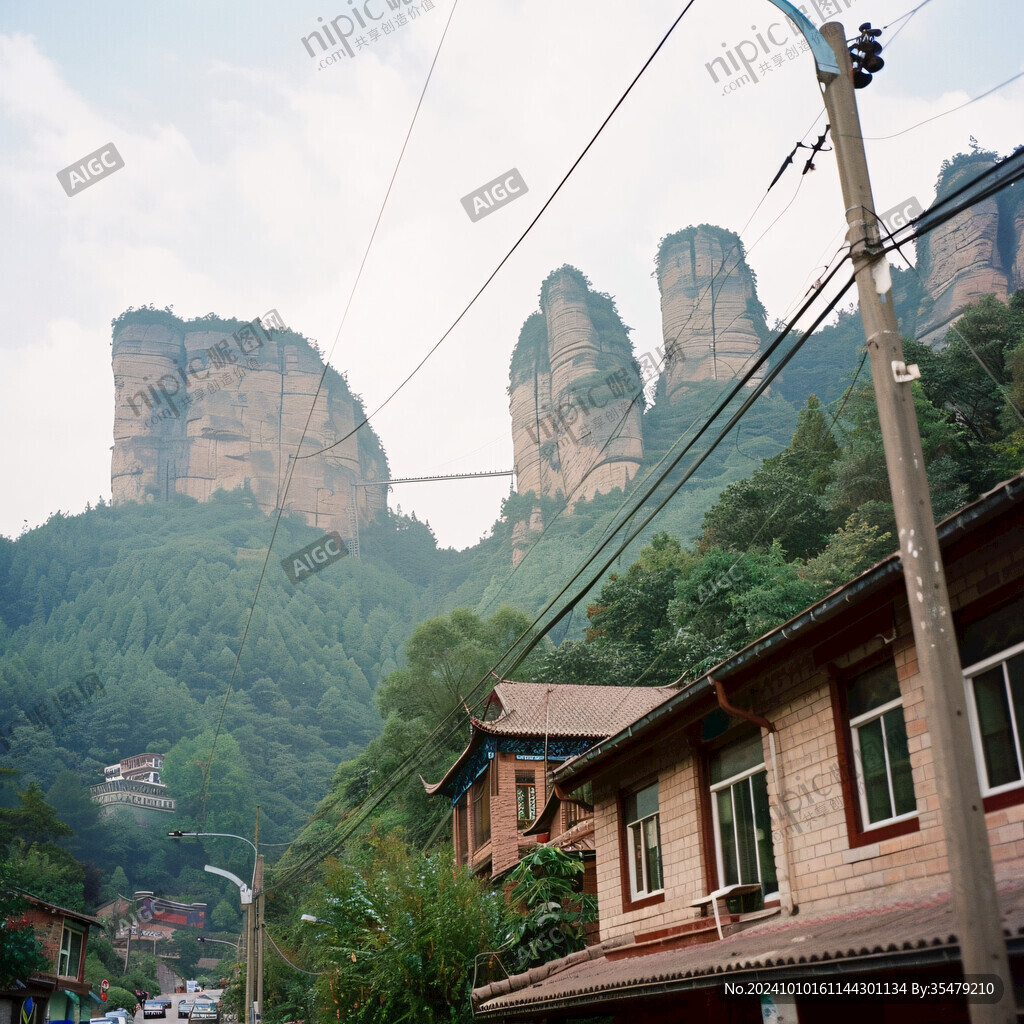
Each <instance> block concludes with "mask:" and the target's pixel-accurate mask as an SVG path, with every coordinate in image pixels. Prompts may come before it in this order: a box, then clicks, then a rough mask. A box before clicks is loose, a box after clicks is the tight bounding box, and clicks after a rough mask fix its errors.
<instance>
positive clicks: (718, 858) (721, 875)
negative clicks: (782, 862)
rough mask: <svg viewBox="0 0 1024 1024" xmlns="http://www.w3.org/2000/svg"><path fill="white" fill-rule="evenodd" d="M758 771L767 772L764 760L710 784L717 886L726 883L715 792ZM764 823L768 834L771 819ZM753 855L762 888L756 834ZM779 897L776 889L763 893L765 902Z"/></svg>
mask: <svg viewBox="0 0 1024 1024" xmlns="http://www.w3.org/2000/svg"><path fill="white" fill-rule="evenodd" d="M760 772H764V773H765V775H766V776H767V774H768V768H767V766H766V764H765V762H764V761H762V762H761V763H760V764H756V765H754V766H753V767H752V768H744V769H743V771H741V772H737V773H736V774H735V775H730V776H729V778H727V779H723V780H722V781H721V782H716V783H714V784H713V785H712V786H711V820H712V825H713V828H714V830H715V868H716V870H717V871H718V885H719V888H721V887H723V886H725V885H726V884H727V883H726V881H725V855H724V853H723V852H722V825H721V822H720V821H719V819H718V798H717V796H716V794H717V793H718V792H719V791H720V790H723V789H729V788H730V787H732V786H735V785H736V784H737V783H740V782H744V781H745V780H748V779H751V778H753V776H755V775H757V774H758V773H760ZM730 800H731V801H732V808H733V811H732V821H733V839H734V840H735V842H736V849H737V850H738V849H739V846H740V843H739V836H738V835H736V800H735V798H734V797H730ZM750 806H751V808H754V807H755V806H756V805H755V803H754V792H753V789H751V792H750ZM770 818H771V815H770V814H769V819H770ZM765 825H766V826H767V828H768V832H769V835H771V834H772V824H771V821H770V820H769V821H767V822H765ZM754 827H755V828H756V827H757V821H756V820H755V821H754ZM774 853H775V843H774V840H773V841H772V854H773V857H774ZM754 856H755V857H756V858H757V882H758V884H759V885H760V886H762V888H763V887H764V874H763V872H762V870H761V851H760V848H759V847H758V845H757V837H756V836H755V837H754ZM737 868H738V865H737ZM775 882H776V885H778V868H777V867H776V879H775ZM779 898H780V897H779V890H778V889H776V890H775V891H774V892H770V893H765V895H764V902H765V903H767V902H768V901H769V900H777V899H779Z"/></svg>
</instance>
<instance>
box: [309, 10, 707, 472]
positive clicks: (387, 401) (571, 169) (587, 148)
mask: <svg viewBox="0 0 1024 1024" xmlns="http://www.w3.org/2000/svg"><path fill="white" fill-rule="evenodd" d="M695 2H696V0H689V2H688V3H687V5H686V6H685V7H684V8H683V10H682V12H681V13H680V14H679V16H678V17H677V18H676V20H675V21H673V22H672V24H671V25H670V26H669V28H668V31H667V32H666V33H665V34H664V35H663V36H662V38H661V41H660V42H659V43H658V45H657V46H655V48H654V50H653V51H652V52H651V54H650V56H649V57H648V58H647V60H645V61H644V63H643V65H642V66H641V68H640V70H639V71H638V72H637V73H636V75H635V76H634V77H633V80H632V81H631V82H630V83H629V85H628V86H626V91H625V92H623V94H622V95H621V96H620V97H619V98H618V100H617V101H616V102H615V105H614V106H613V107H612V109H611V110H610V111H609V113H608V115H607V116H606V117H605V119H604V120H603V121H602V122H601V124H600V125H599V126H598V128H597V131H595V132H594V134H593V135H592V136H591V137H590V141H589V142H588V143H587V144H586V146H584V147H583V150H582V152H581V153H580V154H579V156H578V157H576V159H575V160H574V161H573V162H572V165H571V166H570V167H569V170H568V171H566V172H565V175H564V176H563V177H562V180H561V181H560V182H559V183H558V184H557V185H556V186H555V189H554V191H553V192H552V193H551V195H550V196H548V198H547V199H546V200H545V202H544V205H543V206H542V207H541V208H540V210H539V211H538V212H537V214H536V216H535V217H534V218H533V220H531V221H530V223H529V224H527V226H526V228H525V230H524V231H523V233H522V234H521V235H520V236H519V238H517V239H516V241H515V242H514V243H513V244H512V248H510V249H509V250H508V252H507V253H505V255H504V256H503V257H502V258H501V260H500V262H499V263H498V265H497V266H496V267H495V268H494V270H492V271H491V273H490V274H488V276H487V278H486V279H485V280H484V283H483V284H482V285H481V286H480V287H479V288H478V289H477V291H476V292H475V294H474V295H473V296H472V298H471V299H470V300H469V302H468V303H466V305H465V306H464V307H463V309H462V312H461V313H459V315H458V316H457V317H456V318H455V319H454V320H453V321H452V323H451V324H450V325H449V327H448V329H447V330H446V331H445V332H444V334H442V335H441V337H440V338H438V339H437V341H436V342H434V344H433V345H432V346H431V347H430V349H428V351H427V354H426V355H425V356H424V357H423V358H422V359H421V360H420V361H419V362H418V363H417V364H416V366H415V367H413V369H412V370H411V371H410V373H409V374H408V375H407V376H406V377H405V379H404V380H403V381H402V382H401V383H400V384H399V385H398V387H396V388H395V389H394V391H392V392H391V394H390V395H388V397H387V398H385V399H384V401H383V402H381V404H380V405H378V406H377V408H376V409H374V410H373V412H371V413H369V414H368V415H367V416H366V417H365V418H364V419H363V420H361V421H360V422H359V423H357V424H356V425H355V426H354V427H353V428H352V429H351V430H350V431H349V432H348V433H347V434H345V436H344V437H340V438H338V440H337V441H334V442H332V443H331V444H329V445H326V446H325V447H323V448H320V449H318V450H317V451H315V452H309V453H307V454H306V455H297V456H296V458H297V459H312V458H314V457H315V456H317V455H323V454H324V452H329V451H330V450H331V449H332V448H336V447H337V446H338V445H339V444H342V443H343V442H344V441H347V440H348V439H349V438H350V437H351V436H352V435H353V434H354V433H355V432H356V431H357V430H359V429H360V428H361V427H363V426H365V425H366V424H367V423H369V422H370V421H371V420H372V419H373V417H374V416H376V415H377V413H379V412H380V411H381V410H382V409H384V408H385V407H386V406H387V405H388V404H390V402H391V400H392V399H393V398H394V397H395V396H396V395H397V394H398V393H399V392H400V391H401V390H402V389H403V388H404V387H405V385H406V384H408V383H409V381H410V380H412V378H413V377H414V376H415V375H416V374H417V373H418V372H419V370H420V368H421V367H422V366H423V365H424V364H425V363H426V362H427V360H428V359H430V357H431V356H432V355H433V354H434V353H435V352H436V351H437V350H438V348H440V347H441V345H442V343H443V342H444V341H445V339H446V338H447V337H448V335H450V334H451V333H452V331H454V330H455V328H456V327H457V326H458V325H459V323H460V322H461V321H462V318H463V317H464V316H465V315H466V314H467V313H468V312H469V311H470V309H471V308H472V307H473V305H474V304H475V303H476V300H477V299H478V298H480V296H481V295H483V293H484V291H485V290H486V289H487V287H488V285H490V283H491V282H492V281H493V280H494V279H495V277H497V276H498V272H499V271H500V270H501V268H502V267H504V266H505V264H506V263H507V262H508V261H509V260H510V259H511V258H512V254H513V253H514V252H515V251H516V249H518V248H519V246H520V245H522V243H523V242H524V241H525V239H526V236H527V235H528V234H529V233H530V232H531V231H532V230H533V227H534V225H535V224H536V223H537V221H539V220H540V218H541V217H542V216H543V215H544V214H545V212H546V211H547V208H548V207H549V206H550V205H551V204H552V203H553V202H554V200H555V197H556V196H557V195H558V193H559V192H561V190H562V188H563V186H564V185H565V183H566V182H567V181H568V180H569V178H570V177H571V176H572V174H573V172H574V171H575V170H576V168H577V167H578V166H579V165H580V163H581V162H582V161H583V158H584V157H585V156H586V155H587V153H589V152H590V150H591V149H592V148H593V145H594V143H595V142H597V140H598V138H599V137H600V135H601V133H602V132H603V131H604V129H605V128H606V127H607V125H608V122H609V121H611V119H612V118H613V117H614V116H615V114H616V113H617V111H618V109H619V107H621V106H622V104H623V103H625V101H626V97H628V96H629V94H630V93H631V92H632V91H633V88H634V86H635V85H636V84H637V82H639V81H640V78H641V76H642V75H643V74H644V72H645V71H646V70H647V69H648V67H650V65H651V63H652V61H653V60H654V58H655V57H656V56H657V55H658V53H659V52H660V51H661V48H662V47H663V46H664V45H665V43H667V42H668V38H669V36H670V35H672V33H673V32H674V31H675V29H676V26H677V25H678V24H679V22H680V21H682V20H683V18H684V17H685V15H686V14H687V12H688V11H689V10H690V8H691V7H692V6H693V5H694V3H695Z"/></svg>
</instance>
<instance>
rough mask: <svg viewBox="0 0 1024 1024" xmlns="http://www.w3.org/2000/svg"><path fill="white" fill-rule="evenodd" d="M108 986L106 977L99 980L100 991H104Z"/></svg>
mask: <svg viewBox="0 0 1024 1024" xmlns="http://www.w3.org/2000/svg"><path fill="white" fill-rule="evenodd" d="M108 988H110V982H109V981H107V979H106V978H104V979H103V980H102V981H101V982H100V991H101V992H106V991H107V989H108Z"/></svg>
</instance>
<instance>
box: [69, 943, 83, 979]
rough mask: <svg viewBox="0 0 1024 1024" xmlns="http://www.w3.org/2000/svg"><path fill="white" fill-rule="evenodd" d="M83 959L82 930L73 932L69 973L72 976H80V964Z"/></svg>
mask: <svg viewBox="0 0 1024 1024" xmlns="http://www.w3.org/2000/svg"><path fill="white" fill-rule="evenodd" d="M81 961H82V934H81V932H72V933H71V955H70V956H69V957H68V969H67V974H68V976H70V977H72V978H77V977H78V965H79V964H80V963H81Z"/></svg>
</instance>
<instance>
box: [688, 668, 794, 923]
mask: <svg viewBox="0 0 1024 1024" xmlns="http://www.w3.org/2000/svg"><path fill="white" fill-rule="evenodd" d="M708 682H710V683H711V685H712V686H713V687H714V688H715V697H716V699H717V700H718V706H719V707H720V708H721V709H722V710H723V711H724V712H725V713H726V714H727V715H732V716H733V717H734V718H744V719H746V720H747V721H748V722H752V723H753V724H754V725H756V726H758V728H760V730H761V736H762V739H763V738H764V735H765V734H766V733H767V735H768V751H769V755H770V757H771V762H772V779H773V781H774V783H775V799H776V800H778V802H779V805H780V806H781V807H785V803H784V801H783V799H782V766H781V764H780V758H779V754H778V751H777V749H776V747H775V726H774V725H772V723H771V722H769V721H768V719H767V718H762V717H761V716H760V715H755V714H754V713H753V712H752V711H744V710H743V709H742V708H737V707H734V706H733V705H732V704H730V703H729V698H728V697H727V696H726V694H725V687H724V686H723V685H722V683H721V682H720V681H719V680H717V679H713V678H712V677H711V676H708ZM770 824H771V818H770V816H769V826H770ZM781 832H782V836H781V838H780V839H779V843H778V849H779V853H780V854H781V855H782V857H781V860H782V863H781V864H778V865H776V868H777V869H778V871H777V874H778V876H779V878H778V882H779V902H780V903H781V904H782V909H783V910H784V911H785V912H786V914H787V915H788V916H790V917H792V916H793V914H795V913H796V910H797V908H796V904H795V903H794V902H793V881H792V878H791V877H790V874H789V863H790V857H789V834H788V830H787V829H785V828H783V829H781ZM772 845H773V846H774V845H775V844H774V843H773V844H772Z"/></svg>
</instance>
